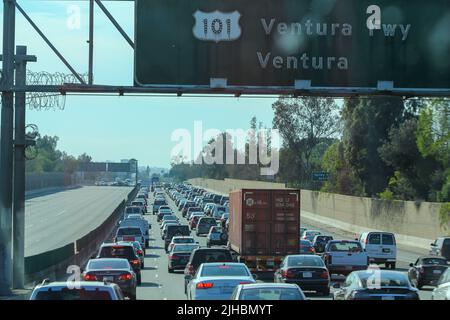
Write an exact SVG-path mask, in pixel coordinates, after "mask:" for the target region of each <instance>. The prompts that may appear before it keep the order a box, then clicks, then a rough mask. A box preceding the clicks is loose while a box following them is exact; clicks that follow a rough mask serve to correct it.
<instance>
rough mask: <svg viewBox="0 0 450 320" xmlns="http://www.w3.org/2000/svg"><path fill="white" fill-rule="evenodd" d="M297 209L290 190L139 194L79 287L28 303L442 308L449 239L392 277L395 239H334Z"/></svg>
mask: <svg viewBox="0 0 450 320" xmlns="http://www.w3.org/2000/svg"><path fill="white" fill-rule="evenodd" d="M299 206H300V201H299V193H298V192H296V191H295V190H288V191H286V190H283V191H282V190H257V189H252V190H236V191H233V192H231V193H230V195H229V196H223V195H219V194H215V193H213V192H210V191H207V190H204V189H201V188H198V187H195V186H192V185H190V184H188V183H182V184H174V183H155V184H152V185H149V186H141V187H140V190H139V192H138V193H137V195H136V197H135V199H134V200H132V201H130V203H129V206H127V207H126V208H125V210H124V212H123V217H122V218H121V219H120V221H119V222H118V224H117V227H116V228H115V230H111V238H110V239H108V240H107V241H105V243H103V244H102V245H101V246H100V248H98V252H97V253H96V254H95V255H93V256H92V257H91V259H89V261H87V263H86V264H85V265H84V266H82V268H81V269H82V270H81V273H80V278H79V279H76V280H75V281H73V279H72V281H69V280H67V281H66V280H63V281H59V282H50V281H48V280H44V281H43V282H42V283H41V284H39V285H37V286H36V287H35V288H34V290H33V293H32V294H31V298H30V299H31V300H123V299H130V300H136V299H138V300H159V299H161V300H162V299H169V300H170V299H177V300H178V299H187V300H308V299H317V298H319V299H333V300H421V299H423V296H422V294H421V291H420V290H423V288H426V289H427V290H428V292H431V295H430V299H432V300H448V299H450V268H448V267H449V262H448V261H449V259H450V238H439V239H436V241H435V242H434V243H433V244H431V249H430V252H429V255H426V256H418V257H417V260H416V261H412V262H411V263H410V264H409V266H408V267H409V268H407V269H405V268H399V266H398V261H397V260H398V259H397V251H398V248H397V245H396V238H395V234H393V233H388V232H380V231H376V232H365V233H362V234H361V235H360V236H359V238H356V239H344V238H342V239H341V238H337V237H336V235H332V234H327V233H325V232H324V231H323V230H322V229H321V230H318V229H312V228H308V227H306V226H303V225H301V217H300V214H299V212H300V210H299ZM164 264H165V265H164ZM163 278H164V279H168V280H167V282H168V283H167V288H168V289H167V290H166V291H164V294H162V295H161V294H158V293H156V290H157V289H162V285H161V283H159V284H158V282H157V280H158V279H163ZM153 279H156V280H153ZM153 281H156V282H153ZM171 295H172V296H171Z"/></svg>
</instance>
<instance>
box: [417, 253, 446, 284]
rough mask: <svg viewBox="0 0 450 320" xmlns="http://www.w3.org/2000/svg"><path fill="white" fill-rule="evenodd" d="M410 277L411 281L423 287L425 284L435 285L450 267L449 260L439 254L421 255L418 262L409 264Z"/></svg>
mask: <svg viewBox="0 0 450 320" xmlns="http://www.w3.org/2000/svg"><path fill="white" fill-rule="evenodd" d="M409 267H410V268H409V270H408V277H409V280H410V281H411V283H412V284H413V285H414V286H415V287H416V288H417V289H421V288H422V287H423V286H426V285H431V286H435V285H436V284H437V282H438V280H439V278H440V277H441V275H442V274H443V273H444V272H445V270H446V269H447V268H448V267H449V264H448V263H447V260H446V259H445V258H444V257H439V256H423V257H419V258H418V259H417V260H416V262H415V263H414V264H413V263H411V264H410V265H409Z"/></svg>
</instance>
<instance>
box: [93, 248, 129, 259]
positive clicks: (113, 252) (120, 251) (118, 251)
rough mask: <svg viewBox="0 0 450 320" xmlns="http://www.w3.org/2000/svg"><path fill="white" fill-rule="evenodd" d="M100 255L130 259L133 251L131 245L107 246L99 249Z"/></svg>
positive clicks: (102, 256)
mask: <svg viewBox="0 0 450 320" xmlns="http://www.w3.org/2000/svg"><path fill="white" fill-rule="evenodd" d="M100 257H101V258H123V259H132V258H134V257H135V253H134V248H133V247H132V246H107V247H102V249H101V250H100Z"/></svg>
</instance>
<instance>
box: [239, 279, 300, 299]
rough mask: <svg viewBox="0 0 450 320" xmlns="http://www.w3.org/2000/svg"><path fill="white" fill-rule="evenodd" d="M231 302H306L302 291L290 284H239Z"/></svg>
mask: <svg viewBox="0 0 450 320" xmlns="http://www.w3.org/2000/svg"><path fill="white" fill-rule="evenodd" d="M230 300H254V301H256V300H306V297H305V294H304V293H303V291H302V289H300V287H299V286H297V285H295V284H290V283H252V284H239V285H238V286H237V287H236V289H234V292H233V294H232V295H231V298H230Z"/></svg>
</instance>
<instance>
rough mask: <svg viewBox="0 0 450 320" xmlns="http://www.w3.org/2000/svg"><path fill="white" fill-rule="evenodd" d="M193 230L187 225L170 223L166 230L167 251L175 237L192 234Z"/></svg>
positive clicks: (165, 247) (165, 242)
mask: <svg viewBox="0 0 450 320" xmlns="http://www.w3.org/2000/svg"><path fill="white" fill-rule="evenodd" d="M190 235H191V231H190V230H189V226H187V225H168V226H167V228H166V230H165V231H164V235H163V236H164V250H166V251H167V248H168V247H169V244H170V243H171V242H172V238H173V237H179V236H190Z"/></svg>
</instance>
